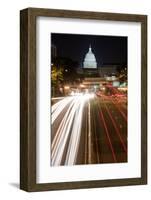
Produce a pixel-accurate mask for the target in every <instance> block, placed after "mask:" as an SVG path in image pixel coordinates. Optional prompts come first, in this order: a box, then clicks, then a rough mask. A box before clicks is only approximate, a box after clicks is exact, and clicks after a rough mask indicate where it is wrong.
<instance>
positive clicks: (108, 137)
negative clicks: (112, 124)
mask: <svg viewBox="0 0 151 200" xmlns="http://www.w3.org/2000/svg"><path fill="white" fill-rule="evenodd" d="M100 117H101V119H102V122H103V125H104V128H105V133H106V137H107V139H108V144H109V147H110V149H111V152H112V157H113V160H114V162H115V163H116V162H117V159H116V155H115V151H114V148H113V145H112V142H111V138H110V134H109V131H108V128H107V125H106V122H105V119H104V116H103V113H102V110H101V109H100Z"/></svg>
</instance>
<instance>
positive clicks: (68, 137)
mask: <svg viewBox="0 0 151 200" xmlns="http://www.w3.org/2000/svg"><path fill="white" fill-rule="evenodd" d="M93 97H94V95H93V94H84V95H77V96H72V97H65V98H64V99H63V100H61V101H59V102H58V103H56V104H54V105H53V106H52V124H53V123H55V120H57V118H59V117H60V113H61V111H62V110H63V109H64V108H66V109H67V111H66V113H65V114H64V116H63V118H62V120H61V123H60V124H59V126H58V129H57V131H56V133H55V137H54V139H53V141H52V146H51V153H52V154H51V161H52V163H51V164H52V165H53V166H59V165H61V162H62V158H63V156H64V152H65V147H66V144H67V143H69V144H68V148H67V154H66V158H65V165H73V164H75V161H76V157H77V153H78V149H79V141H80V137H81V126H82V118H83V110H84V105H85V104H86V103H87V102H88V101H89V99H91V98H93Z"/></svg>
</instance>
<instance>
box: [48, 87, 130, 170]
mask: <svg viewBox="0 0 151 200" xmlns="http://www.w3.org/2000/svg"><path fill="white" fill-rule="evenodd" d="M110 90H111V93H112V94H114V95H105V94H96V93H84V94H82V93H79V94H75V95H73V96H66V97H62V98H54V99H53V100H52V110H51V111H52V114H51V165H52V166H60V165H76V164H97V163H98V164H99V163H119V162H127V98H126V96H116V95H115V94H118V92H116V90H115V89H114V88H111V89H110ZM114 90H115V91H114Z"/></svg>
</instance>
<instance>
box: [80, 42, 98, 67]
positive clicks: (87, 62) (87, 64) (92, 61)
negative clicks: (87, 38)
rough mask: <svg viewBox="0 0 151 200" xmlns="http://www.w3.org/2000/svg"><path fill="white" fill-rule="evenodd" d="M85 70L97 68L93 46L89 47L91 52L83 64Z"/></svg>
mask: <svg viewBox="0 0 151 200" xmlns="http://www.w3.org/2000/svg"><path fill="white" fill-rule="evenodd" d="M83 67H84V68H97V62H96V58H95V55H94V54H93V53H92V49H91V45H90V46H89V51H88V53H87V54H86V55H85V58H84V62H83Z"/></svg>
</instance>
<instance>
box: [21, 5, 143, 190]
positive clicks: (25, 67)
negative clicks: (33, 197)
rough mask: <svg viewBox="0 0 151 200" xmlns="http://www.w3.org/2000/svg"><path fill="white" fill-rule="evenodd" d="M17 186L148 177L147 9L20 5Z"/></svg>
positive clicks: (103, 183) (72, 185)
mask: <svg viewBox="0 0 151 200" xmlns="http://www.w3.org/2000/svg"><path fill="white" fill-rule="evenodd" d="M20 78H21V79H20V80H21V81H20V188H21V189H23V190H25V191H45V190H62V189H78V188H94V187H96V188H97V187H108V186H125V185H141V184H146V183H147V16H146V15H135V14H117V13H102V12H87V11H84V12H83V11H71V10H70V11H69V10H53V9H40V8H27V9H24V10H21V12H20Z"/></svg>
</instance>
